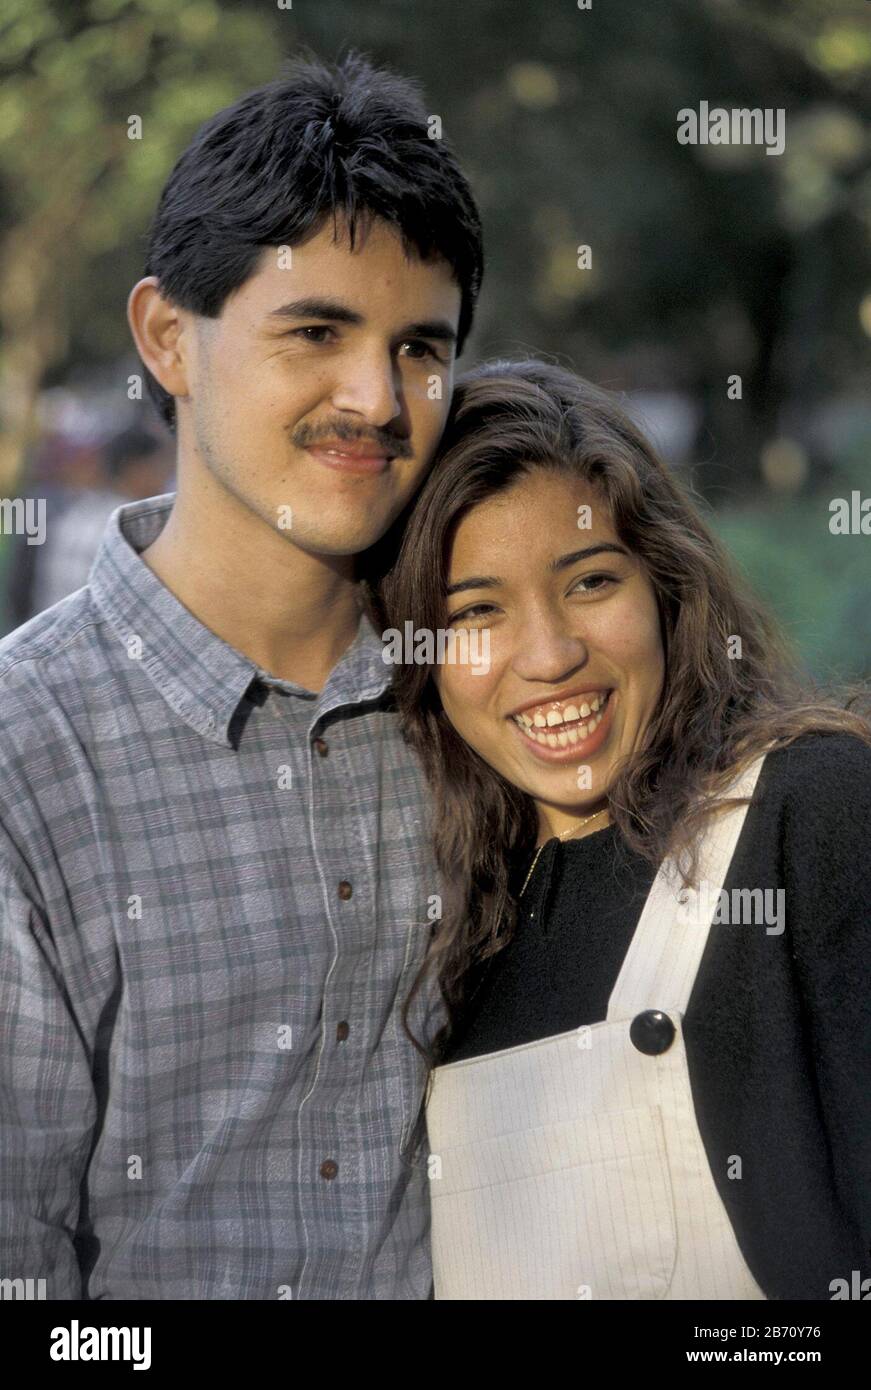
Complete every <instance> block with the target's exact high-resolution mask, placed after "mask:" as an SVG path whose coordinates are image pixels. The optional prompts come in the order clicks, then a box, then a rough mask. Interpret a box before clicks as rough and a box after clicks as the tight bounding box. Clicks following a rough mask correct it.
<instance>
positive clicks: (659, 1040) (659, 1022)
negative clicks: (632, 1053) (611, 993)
mask: <svg viewBox="0 0 871 1390" xmlns="http://www.w3.org/2000/svg"><path fill="white" fill-rule="evenodd" d="M629 1037H630V1039H631V1041H632V1044H633V1046H635V1047H637V1048H638V1051H639V1052H644V1053H646V1054H647V1056H648V1057H656V1056H658V1054H659V1053H660V1052H667V1051H668V1049H669V1048H670V1047H671V1045H672V1043H673V1042H674V1024H673V1023H672V1021H671V1019H670V1018H669V1016H668V1014H664V1013H661V1012H660V1011H659V1009H645V1010H644V1013H643V1014H636V1015H635V1017H634V1018H633V1020H632V1022H631V1023H630V1025H629Z"/></svg>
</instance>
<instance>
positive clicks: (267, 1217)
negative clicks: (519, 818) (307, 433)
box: [0, 497, 440, 1299]
mask: <svg viewBox="0 0 871 1390" xmlns="http://www.w3.org/2000/svg"><path fill="white" fill-rule="evenodd" d="M171 502H172V498H171V497H165V498H151V499H149V500H147V501H145V502H140V503H135V504H132V505H130V506H125V507H122V508H121V509H120V510H119V511H117V512H115V513H114V515H113V517H112V519H111V520H110V522H109V525H108V528H107V531H106V535H105V537H104V540H103V543H102V547H101V550H100V553H99V555H98V557H97V559H96V561H95V564H94V567H93V570H92V572H91V577H90V582H89V585H88V586H87V587H86V588H84V589H80V590H79V591H78V592H77V593H75V594H73V595H71V596H70V597H69V598H67V599H64V600H63V601H62V602H61V603H59V604H57V605H56V606H55V607H54V608H52V609H50V610H49V611H48V612H46V613H43V614H40V615H39V617H37V618H35V619H33V620H32V621H31V622H30V623H28V624H26V625H25V626H24V627H23V628H19V629H18V631H17V632H15V633H13V634H11V636H9V637H7V638H6V639H5V640H4V641H3V642H2V643H0V711H2V714H0V1029H2V1042H0V1175H2V1176H0V1281H5V1280H16V1279H20V1280H26V1279H34V1280H36V1279H45V1280H46V1293H47V1297H49V1298H55V1299H57V1298H91V1299H99V1298H109V1299H124V1298H131V1299H166V1298H178V1299H198V1298H201V1299H205V1298H212V1299H282V1298H293V1299H298V1298H303V1299H317V1298H328V1299H339V1298H349V1299H352V1298H384V1299H389V1298H395V1299H413V1298H427V1297H429V1296H430V1290H431V1269H430V1255H429V1206H428V1192H427V1185H426V1168H425V1157H426V1149H425V1144H424V1145H422V1146H421V1147H419V1148H418V1147H416V1145H415V1142H414V1135H415V1128H414V1120H415V1117H416V1114H417V1110H418V1105H419V1102H420V1098H421V1094H422V1089H423V1085H424V1082H425V1079H426V1078H425V1068H424V1065H423V1063H422V1060H421V1058H420V1056H419V1054H418V1053H417V1052H416V1051H415V1049H414V1048H413V1047H412V1045H411V1043H410V1042H409V1041H408V1039H407V1038H406V1036H405V1034H404V1032H403V1030H402V1027H401V1023H400V1018H399V1008H400V1005H401V1003H402V1000H403V998H404V996H405V994H406V992H407V989H408V987H409V985H410V983H411V981H412V978H413V976H414V973H415V971H416V969H417V967H418V965H419V962H420V959H421V957H422V953H423V951H424V948H425V945H426V941H427V939H428V932H429V925H430V924H429V919H428V912H429V910H430V907H431V895H433V894H436V893H438V892H439V884H438V881H437V877H436V870H435V866H434V864H433V861H432V858H431V852H430V848H429V840H428V834H427V820H428V818H427V814H426V808H427V804H428V803H427V796H426V792H425V788H424V783H423V777H422V773H421V771H420V769H419V766H418V763H417V761H416V759H415V758H414V756H413V755H412V753H411V752H410V750H409V749H408V748H407V747H406V746H405V744H404V743H403V741H402V739H401V737H400V733H399V728H398V722H397V715H396V714H395V713H394V712H392V710H391V708H390V702H389V690H388V685H389V667H387V666H386V665H385V664H384V662H383V660H382V659H381V643H380V640H379V638H378V637H377V635H376V634H375V632H374V631H373V629H372V627H371V625H370V624H369V623H368V621H367V620H366V619H365V618H362V619H361V623H360V628H359V630H358V633H357V637H356V639H355V641H354V642H353V644H352V645H351V647H349V649H348V650H347V651H346V653H345V654H344V656H343V658H342V659H341V661H340V662H339V664H338V665H337V666H336V667H335V669H334V670H333V671H332V673H331V675H330V677H329V680H328V682H327V684H326V685H325V687H324V689H323V690H322V691H321V692H320V693H319V694H314V693H312V692H311V691H307V690H305V689H304V688H302V687H301V686H298V685H294V684H291V683H290V682H287V681H281V680H277V679H275V678H273V677H270V676H269V675H268V674H266V673H265V672H263V671H260V670H258V668H257V667H256V666H254V665H253V664H252V663H251V662H250V661H248V660H247V659H246V658H245V657H243V656H242V655H241V654H240V653H239V652H237V651H235V650H233V649H232V648H231V647H229V646H227V645H226V643H224V642H223V641H222V640H221V639H220V638H218V637H217V636H215V634H214V633H212V632H210V631H209V630H208V629H207V628H205V627H204V626H203V625H202V624H201V623H200V622H198V621H197V619H196V618H194V617H193V615H192V614H191V613H190V612H188V610H187V609H186V608H184V607H183V606H182V605H181V604H180V603H179V602H178V601H177V599H175V598H174V597H173V595H172V594H171V593H170V592H169V591H168V590H167V589H166V588H165V587H164V586H163V585H162V584H161V583H160V581H159V580H158V579H157V577H156V576H155V575H154V574H152V572H151V571H150V570H149V569H148V567H147V566H146V565H145V563H144V562H143V560H142V559H141V558H140V556H139V553H138V552H140V551H142V550H143V549H144V548H145V547H146V546H147V545H149V544H150V543H151V542H152V541H153V540H154V538H155V537H156V536H157V535H158V533H159V532H160V530H161V528H162V526H163V525H164V523H165V521H166V518H167V516H168V514H169V508H170V505H171ZM425 1010H428V1011H429V1015H428V1017H424V1011H425ZM438 1021H440V1006H436V1005H435V1004H434V1002H433V998H432V995H431V994H429V995H428V996H427V1000H426V1003H425V1004H424V1003H422V1004H421V1009H420V1010H418V1011H417V1012H416V1013H414V1012H413V1014H412V1022H413V1023H414V1024H416V1027H415V1031H416V1032H417V1033H418V1035H420V1032H421V1031H422V1030H423V1031H426V1030H428V1029H429V1028H430V1027H433V1026H435V1025H436V1023H437V1022H438ZM9 1287H10V1286H9V1285H4V1284H0V1289H5V1290H8V1288H9ZM0 1296H2V1294H0ZM7 1296H8V1294H7Z"/></svg>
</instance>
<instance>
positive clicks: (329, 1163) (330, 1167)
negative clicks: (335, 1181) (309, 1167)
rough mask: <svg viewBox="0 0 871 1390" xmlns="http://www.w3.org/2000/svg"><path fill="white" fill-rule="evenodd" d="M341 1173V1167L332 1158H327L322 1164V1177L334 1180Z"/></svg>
mask: <svg viewBox="0 0 871 1390" xmlns="http://www.w3.org/2000/svg"><path fill="white" fill-rule="evenodd" d="M338 1171H339V1165H338V1163H336V1162H335V1160H334V1159H332V1158H325V1159H324V1161H323V1163H322V1164H321V1177H322V1178H334V1177H335V1176H336V1174H337V1173H338Z"/></svg>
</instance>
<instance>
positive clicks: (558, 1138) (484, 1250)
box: [430, 1106, 677, 1299]
mask: <svg viewBox="0 0 871 1390" xmlns="http://www.w3.org/2000/svg"><path fill="white" fill-rule="evenodd" d="M430 1177H431V1183H430V1192H431V1196H432V1250H433V1272H434V1281H435V1296H436V1298H440V1299H585V1298H591V1299H660V1298H664V1297H665V1296H666V1295H667V1293H668V1290H669V1286H670V1284H671V1280H672V1276H673V1271H674V1264H675V1259H676V1254H677V1236H676V1228H675V1219H674V1205H673V1194H672V1190H671V1179H670V1175H669V1168H668V1154H667V1148H666V1142H665V1133H664V1128H663V1121H662V1114H661V1112H660V1108H659V1107H658V1106H650V1107H645V1108H641V1109H635V1110H621V1111H614V1112H601V1113H597V1114H586V1115H583V1116H579V1117H578V1118H576V1119H571V1120H566V1121H564V1122H560V1123H557V1124H549V1125H546V1126H543V1127H542V1128H538V1129H526V1130H517V1131H515V1132H513V1133H510V1134H503V1135H499V1136H496V1137H489V1138H487V1137H484V1138H481V1139H480V1140H479V1141H478V1142H474V1143H463V1144H456V1145H455V1144H445V1143H443V1144H442V1145H441V1148H440V1151H439V1152H438V1154H433V1156H432V1157H431V1159H430Z"/></svg>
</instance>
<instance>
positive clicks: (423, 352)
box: [399, 338, 442, 362]
mask: <svg viewBox="0 0 871 1390" xmlns="http://www.w3.org/2000/svg"><path fill="white" fill-rule="evenodd" d="M399 346H400V348H412V349H413V351H412V352H410V353H406V356H407V357H412V358H413V359H414V360H415V361H416V362H419V361H421V360H422V359H423V358H424V357H432V358H434V359H435V361H436V362H441V360H442V359H441V358H440V357H439V355H438V353H437V352H436V350H435V348H433V347H431V346H430V344H429V343H426V342H424V341H423V339H422V338H406V340H405V342H404V343H400V345H399Z"/></svg>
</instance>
